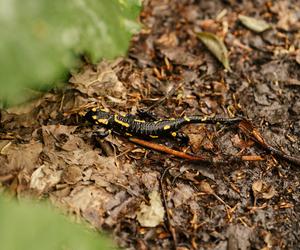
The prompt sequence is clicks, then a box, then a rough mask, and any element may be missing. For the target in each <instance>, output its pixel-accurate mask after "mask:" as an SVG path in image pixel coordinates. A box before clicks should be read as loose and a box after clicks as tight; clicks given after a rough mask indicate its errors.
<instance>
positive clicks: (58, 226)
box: [0, 197, 116, 250]
mask: <svg viewBox="0 0 300 250" xmlns="http://www.w3.org/2000/svg"><path fill="white" fill-rule="evenodd" d="M0 221H1V224H0V248H1V249H5V250H40V249H43V250H63V249H72V250H96V249H97V250H101V249H102V250H107V249H116V248H115V247H114V246H113V244H112V242H111V241H110V240H108V238H106V237H104V236H102V235H100V234H99V233H95V232H92V231H91V230H88V229H87V228H84V227H83V226H82V225H78V224H73V223H71V222H69V221H68V220H67V219H66V218H65V217H64V216H62V215H60V214H58V213H56V212H54V211H53V210H51V209H50V208H49V207H48V206H46V205H45V204H33V203H29V202H21V204H18V203H17V202H15V201H9V200H8V199H6V198H3V197H2V198H1V197H0Z"/></svg>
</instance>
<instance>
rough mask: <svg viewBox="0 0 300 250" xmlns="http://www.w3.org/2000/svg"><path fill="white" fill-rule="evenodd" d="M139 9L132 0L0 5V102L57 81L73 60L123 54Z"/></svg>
mask: <svg viewBox="0 0 300 250" xmlns="http://www.w3.org/2000/svg"><path fill="white" fill-rule="evenodd" d="M139 9H140V3H139V1H138V0H129V1H122V0H102V1H98V0H73V1H60V0H40V1H37V0H26V1H22V0H0V29H1V39H0V54H1V58H0V100H1V99H3V98H5V99H7V100H8V101H9V102H10V103H12V102H20V101H22V97H24V89H26V88H28V87H29V88H30V87H35V88H40V89H41V88H43V87H42V86H41V85H45V84H48V85H49V84H52V83H53V82H54V81H59V80H60V79H63V78H64V76H65V75H66V72H67V71H68V69H70V67H74V66H75V65H76V63H77V61H76V60H77V58H78V57H77V55H81V54H83V53H84V54H85V55H88V56H89V57H90V59H91V61H92V62H96V61H98V60H99V59H100V58H114V57H116V56H119V55H123V54H124V53H125V52H126V50H127V48H128V44H129V40H130V37H131V35H132V33H133V32H134V31H137V30H138V24H137V23H136V22H135V19H136V17H137V15H138V13H139Z"/></svg>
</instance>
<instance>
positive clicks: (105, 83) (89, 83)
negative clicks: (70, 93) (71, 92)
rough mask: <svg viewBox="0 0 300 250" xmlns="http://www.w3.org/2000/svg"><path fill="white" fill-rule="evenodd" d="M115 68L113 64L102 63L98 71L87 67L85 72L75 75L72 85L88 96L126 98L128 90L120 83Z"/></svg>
mask: <svg viewBox="0 0 300 250" xmlns="http://www.w3.org/2000/svg"><path fill="white" fill-rule="evenodd" d="M113 66H114V65H113V63H110V62H107V61H102V62H101V63H99V64H98V65H97V69H96V71H95V70H94V69H92V68H91V67H86V68H85V69H84V71H83V72H80V73H78V74H74V75H73V76H72V78H71V79H70V83H72V84H73V85H74V86H75V87H76V88H77V89H78V90H79V91H80V92H82V93H84V94H87V95H88V96H94V95H96V96H107V95H109V96H113V97H115V98H121V97H124V96H125V94H126V88H125V87H124V85H123V83H122V82H121V81H119V79H118V76H117V72H116V71H115V70H114V69H113Z"/></svg>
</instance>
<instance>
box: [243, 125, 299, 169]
mask: <svg viewBox="0 0 300 250" xmlns="http://www.w3.org/2000/svg"><path fill="white" fill-rule="evenodd" d="M238 127H239V129H240V130H241V131H242V132H243V133H244V134H245V135H246V136H248V137H250V138H251V139H252V140H254V141H255V142H257V143H258V144H259V145H260V146H261V147H262V148H264V149H266V150H268V151H269V152H271V153H273V154H274V155H277V156H279V157H281V158H283V159H285V160H288V161H289V162H291V163H294V164H296V165H298V166H300V158H298V157H295V156H291V155H288V154H286V153H284V152H283V151H281V150H279V149H277V148H274V147H273V146H271V145H270V144H268V143H267V142H266V140H265V139H264V138H263V137H262V135H261V133H260V132H259V131H258V130H257V129H256V128H255V127H254V126H253V125H252V123H251V122H250V121H248V120H243V121H241V122H240V123H239V124H238Z"/></svg>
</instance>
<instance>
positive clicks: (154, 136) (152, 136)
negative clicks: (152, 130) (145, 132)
mask: <svg viewBox="0 0 300 250" xmlns="http://www.w3.org/2000/svg"><path fill="white" fill-rule="evenodd" d="M149 136H150V137H151V138H154V139H155V138H158V136H157V135H149Z"/></svg>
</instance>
